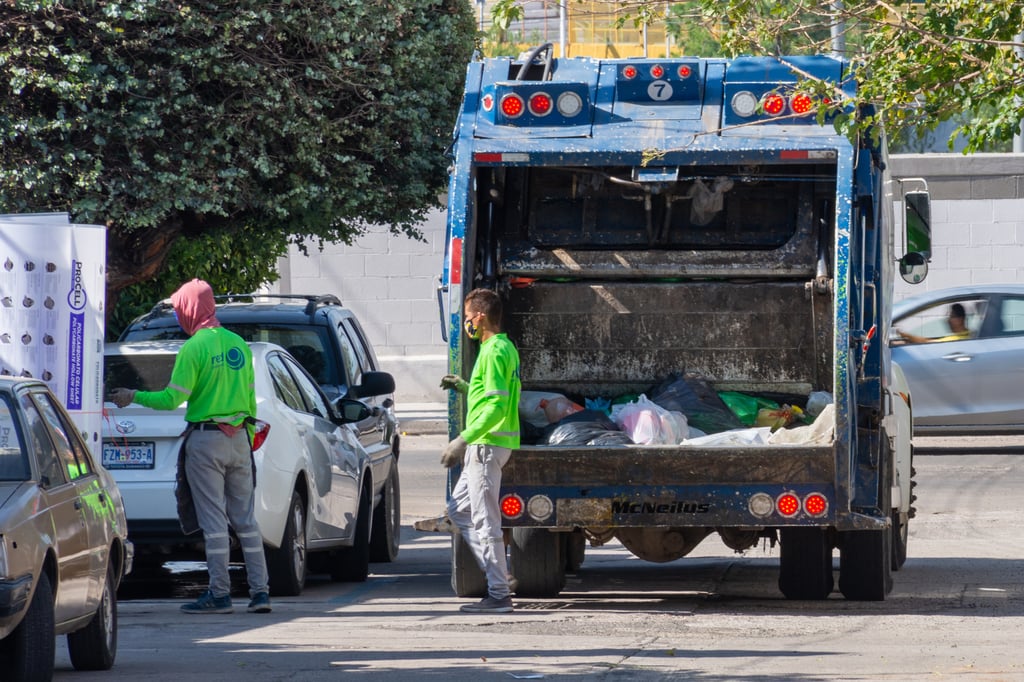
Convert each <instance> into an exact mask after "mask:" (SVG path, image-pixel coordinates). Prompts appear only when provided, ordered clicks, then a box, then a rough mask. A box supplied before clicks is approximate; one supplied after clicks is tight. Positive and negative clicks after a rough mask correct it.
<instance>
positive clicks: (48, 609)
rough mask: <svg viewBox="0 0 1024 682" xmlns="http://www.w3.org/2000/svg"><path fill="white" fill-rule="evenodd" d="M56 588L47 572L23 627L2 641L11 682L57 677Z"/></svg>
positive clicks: (0, 655)
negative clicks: (54, 674) (55, 661)
mask: <svg viewBox="0 0 1024 682" xmlns="http://www.w3.org/2000/svg"><path fill="white" fill-rule="evenodd" d="M53 628H54V623H53V588H52V587H51V586H50V578H49V576H47V574H46V572H45V571H41V572H40V574H39V582H37V583H36V592H35V594H34V595H32V601H31V603H30V604H29V606H28V610H27V611H26V612H25V617H24V618H22V619H21V623H19V624H18V627H17V628H15V629H14V632H12V633H11V634H10V635H8V636H7V637H6V638H5V639H3V640H0V670H2V671H3V675H4V679H5V680H8V681H9V682H28V681H29V680H49V679H50V678H51V677H53V657H54V653H55V651H56V648H57V645H56V638H55V636H54V633H53Z"/></svg>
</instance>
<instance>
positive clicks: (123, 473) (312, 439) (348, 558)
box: [102, 341, 394, 595]
mask: <svg viewBox="0 0 1024 682" xmlns="http://www.w3.org/2000/svg"><path fill="white" fill-rule="evenodd" d="M181 344H182V342H179V341H146V342H136V343H112V344H107V346H106V348H105V351H104V355H105V358H104V364H105V368H104V379H105V385H106V387H107V388H108V389H110V388H114V387H118V386H124V387H129V388H137V389H140V390H148V391H153V390H157V391H158V390H162V389H163V388H164V387H166V385H167V383H168V380H169V379H170V375H171V370H172V368H173V366H174V359H175V357H176V355H177V352H178V349H179V348H180V347H181ZM249 346H250V348H251V349H252V354H253V364H254V366H255V371H256V409H257V415H256V416H257V418H258V419H260V420H262V421H265V422H267V423H269V424H270V429H269V433H267V434H258V435H257V438H256V442H255V443H254V446H255V447H254V453H253V457H254V461H255V463H256V519H257V521H258V522H259V525H260V531H261V532H262V534H263V543H264V547H265V549H266V554H267V568H268V570H269V573H270V588H271V592H272V593H274V594H276V595H296V594H299V593H300V592H301V591H302V588H303V586H304V584H305V578H306V573H307V571H308V570H310V566H309V563H313V564H314V566H313V568H317V569H323V570H325V571H326V572H329V573H330V575H331V578H332V579H334V580H351V581H362V580H365V579H366V577H367V574H368V571H369V559H370V533H371V527H370V525H371V523H372V517H373V499H374V485H373V480H372V469H371V463H370V461H369V457H368V455H367V452H366V450H365V448H364V446H363V445H362V444H361V443H360V440H359V436H358V433H356V431H355V429H354V427H353V426H352V425H353V424H355V423H357V422H361V421H365V420H367V419H370V418H372V417H373V414H374V411H375V410H379V409H380V408H370V407H368V406H367V405H366V404H365V403H363V402H361V401H359V400H352V399H344V400H339V401H336V402H335V404H334V405H332V404H331V403H329V402H328V400H327V397H326V396H325V395H324V393H323V392H322V390H321V389H320V387H319V386H318V385H317V383H316V382H315V381H314V380H313V379H312V378H311V377H310V376H309V374H308V373H307V372H306V371H305V370H304V369H303V368H302V366H301V365H300V364H299V363H298V362H297V361H296V360H295V359H294V358H293V357H292V356H291V355H289V354H288V353H287V351H285V350H284V349H283V348H281V347H280V346H276V345H274V344H269V343H251V344H249ZM360 390H361V393H360V395H375V394H376V395H379V394H383V393H389V392H392V391H394V379H393V378H392V377H391V375H389V374H386V373H383V372H375V373H368V374H367V375H365V376H364V378H363V384H362V386H361V387H360ZM104 414H105V418H104V427H103V450H102V452H103V454H102V463H103V466H104V467H106V468H107V469H108V470H110V471H111V472H112V473H113V475H114V478H115V479H116V480H117V483H118V485H119V487H120V489H121V492H122V495H123V496H124V500H125V511H126V514H127V517H128V536H129V538H131V540H132V541H133V542H134V543H135V548H136V554H137V559H136V561H137V566H146V565H147V564H148V565H149V566H151V567H152V566H155V565H159V564H162V563H163V562H164V561H169V560H185V559H198V560H202V558H203V554H202V534H201V533H195V534H193V535H188V536H186V535H184V534H183V533H182V531H181V527H180V524H179V522H178V514H177V503H176V498H175V494H174V487H175V473H176V471H177V463H178V453H179V451H180V449H181V447H182V444H183V442H184V439H183V437H182V435H183V432H184V430H185V427H186V424H185V418H184V415H185V406H184V405H182V406H181V407H180V408H179V409H177V410H174V411H159V410H152V409H149V408H145V407H142V406H140V405H135V404H132V405H129V406H128V407H126V408H121V409H119V408H117V407H116V406H114V405H113V403H106V404H105V406H104Z"/></svg>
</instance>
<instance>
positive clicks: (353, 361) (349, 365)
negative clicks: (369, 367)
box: [338, 323, 363, 386]
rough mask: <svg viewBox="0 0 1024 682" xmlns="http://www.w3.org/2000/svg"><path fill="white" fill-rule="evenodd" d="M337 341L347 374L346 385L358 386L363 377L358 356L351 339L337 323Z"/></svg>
mask: <svg viewBox="0 0 1024 682" xmlns="http://www.w3.org/2000/svg"><path fill="white" fill-rule="evenodd" d="M338 343H339V344H340V345H341V355H342V357H343V359H344V362H345V371H346V373H347V376H348V381H346V382H345V384H346V385H348V386H358V385H359V384H360V382H361V381H362V378H363V371H362V369H361V367H360V364H359V356H358V355H356V350H355V347H354V344H353V343H352V339H350V338H349V337H348V334H347V333H346V332H345V328H344V327H343V326H342V325H341V323H338Z"/></svg>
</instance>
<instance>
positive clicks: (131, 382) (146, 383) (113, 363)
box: [103, 353, 176, 391]
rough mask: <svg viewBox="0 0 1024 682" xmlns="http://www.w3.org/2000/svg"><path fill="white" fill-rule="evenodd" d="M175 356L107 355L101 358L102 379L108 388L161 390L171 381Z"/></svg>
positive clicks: (162, 354) (161, 354) (163, 354)
mask: <svg viewBox="0 0 1024 682" xmlns="http://www.w3.org/2000/svg"><path fill="white" fill-rule="evenodd" d="M175 357H176V356H174V355H170V354H165V353H159V354H151V355H108V356H106V357H105V358H104V359H103V381H104V384H105V385H106V386H107V387H109V388H116V387H118V386H127V387H130V388H135V389H138V390H140V391H162V390H164V389H165V388H167V384H168V383H170V381H171V371H172V370H173V369H174V358H175Z"/></svg>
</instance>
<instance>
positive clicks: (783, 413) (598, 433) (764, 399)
mask: <svg viewBox="0 0 1024 682" xmlns="http://www.w3.org/2000/svg"><path fill="white" fill-rule="evenodd" d="M648 393H649V395H648ZM648 393H641V394H639V395H632V394H631V395H623V396H618V397H616V398H614V399H608V398H603V397H599V398H587V399H584V401H583V403H584V404H582V405H581V404H579V403H577V402H575V401H573V400H571V399H570V398H568V397H566V396H565V395H562V394H561V393H551V392H543V391H523V392H522V396H521V397H520V401H519V418H520V424H521V438H522V442H523V444H524V445H633V444H636V445H695V446H696V445H699V446H702V447H706V446H714V445H729V446H738V445H775V444H801V445H825V444H828V443H831V442H832V438H833V433H834V430H835V407H834V406H833V404H832V395H831V394H830V393H827V392H824V391H814V392H812V393H811V394H810V395H809V396H775V395H772V396H769V395H749V394H746V393H741V392H738V391H716V390H715V389H714V388H712V387H711V385H710V384H709V383H708V382H707V381H706V380H705V379H704V378H703V377H701V376H699V375H696V374H692V373H687V374H684V373H676V374H672V375H671V376H669V377H668V378H666V379H665V380H664V381H662V382H661V383H660V384H657V385H656V386H653V387H652V388H651V389H650V391H649V392H648ZM797 402H799V403H801V405H802V406H801V405H798V404H796V403H797Z"/></svg>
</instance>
